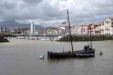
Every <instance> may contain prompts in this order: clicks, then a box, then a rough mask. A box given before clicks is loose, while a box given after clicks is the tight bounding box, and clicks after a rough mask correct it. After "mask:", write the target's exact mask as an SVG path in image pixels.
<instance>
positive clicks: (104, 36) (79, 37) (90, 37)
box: [57, 35, 113, 42]
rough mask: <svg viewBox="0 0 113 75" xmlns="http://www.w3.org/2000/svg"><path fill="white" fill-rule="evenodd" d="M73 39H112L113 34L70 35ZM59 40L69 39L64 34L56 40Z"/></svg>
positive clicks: (66, 40)
mask: <svg viewBox="0 0 113 75" xmlns="http://www.w3.org/2000/svg"><path fill="white" fill-rule="evenodd" d="M72 40H73V41H90V40H91V41H104V40H113V35H91V36H90V35H72ZM57 41H61V42H68V41H70V37H69V35H68V36H64V37H62V38H61V39H59V40H57Z"/></svg>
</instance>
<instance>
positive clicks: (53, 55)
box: [48, 52, 95, 58]
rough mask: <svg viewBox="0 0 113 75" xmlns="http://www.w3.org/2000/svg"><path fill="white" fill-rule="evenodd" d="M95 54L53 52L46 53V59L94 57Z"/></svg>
mask: <svg viewBox="0 0 113 75" xmlns="http://www.w3.org/2000/svg"><path fill="white" fill-rule="evenodd" d="M94 56H95V53H94V52H90V53H72V52H67V53H55V52H48V58H69V57H94Z"/></svg>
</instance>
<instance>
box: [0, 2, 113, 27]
mask: <svg viewBox="0 0 113 75" xmlns="http://www.w3.org/2000/svg"><path fill="white" fill-rule="evenodd" d="M66 9H69V13H70V21H71V25H76V24H86V23H99V22H102V21H103V20H104V19H105V18H106V17H113V0H0V21H7V20H8V21H9V20H14V21H16V22H19V23H29V22H30V21H34V22H35V23H36V24H39V25H43V26H58V25H60V23H62V22H63V21H65V20H66V18H67V16H66Z"/></svg>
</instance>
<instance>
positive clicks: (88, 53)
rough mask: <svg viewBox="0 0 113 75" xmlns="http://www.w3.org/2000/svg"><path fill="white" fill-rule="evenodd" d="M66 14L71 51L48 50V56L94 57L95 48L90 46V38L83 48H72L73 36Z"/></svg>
mask: <svg viewBox="0 0 113 75" xmlns="http://www.w3.org/2000/svg"><path fill="white" fill-rule="evenodd" d="M67 15H68V24H69V36H70V43H71V51H65V52H64V51H63V52H51V51H49V52H48V53H47V54H48V58H69V57H94V56H95V49H94V48H92V41H91V39H90V46H89V45H87V46H84V48H83V50H76V51H74V50H73V38H72V35H71V26H70V21H69V14H68V10H67ZM90 38H91V27H90Z"/></svg>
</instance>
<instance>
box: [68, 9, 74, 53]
mask: <svg viewBox="0 0 113 75" xmlns="http://www.w3.org/2000/svg"><path fill="white" fill-rule="evenodd" d="M67 18H68V24H69V36H70V41H71V48H72V53H73V38H72V35H71V26H70V20H69V12H68V9H67Z"/></svg>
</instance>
